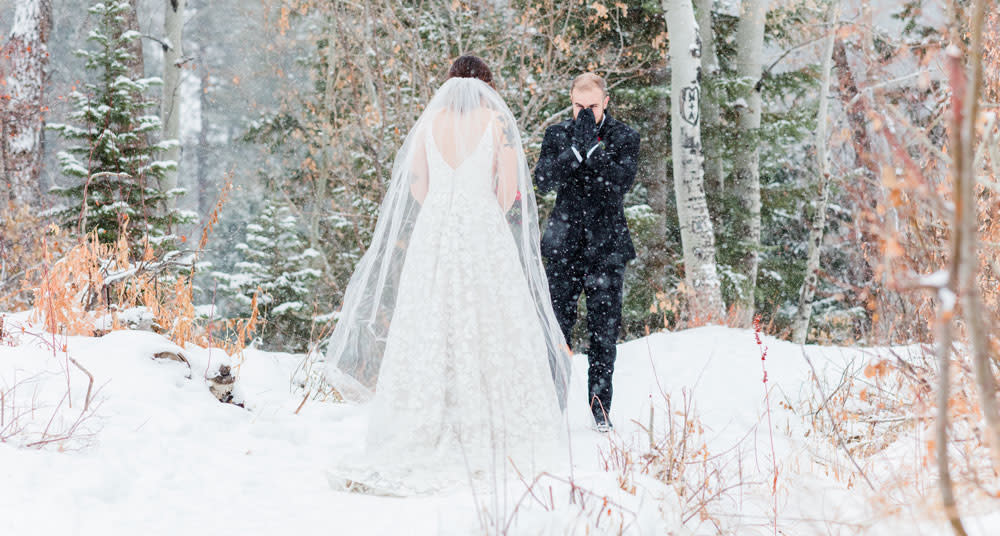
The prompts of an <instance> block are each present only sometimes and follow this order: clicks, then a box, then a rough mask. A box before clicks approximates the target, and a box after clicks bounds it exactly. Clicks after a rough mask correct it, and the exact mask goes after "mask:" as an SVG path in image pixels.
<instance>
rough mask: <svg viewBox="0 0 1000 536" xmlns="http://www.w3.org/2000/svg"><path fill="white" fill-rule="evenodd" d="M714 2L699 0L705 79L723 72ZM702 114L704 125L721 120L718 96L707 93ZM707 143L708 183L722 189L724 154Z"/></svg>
mask: <svg viewBox="0 0 1000 536" xmlns="http://www.w3.org/2000/svg"><path fill="white" fill-rule="evenodd" d="M714 4H715V1H714V0H695V7H696V8H697V9H696V11H695V16H696V17H697V20H698V36H699V37H700V38H701V75H702V79H705V78H708V79H711V78H714V77H715V76H716V75H717V74H718V73H719V57H718V54H716V52H715V32H714V31H713V29H712V7H713V5H714ZM701 116H702V118H701V122H702V124H703V125H708V126H715V125H717V124H718V123H719V103H718V101H717V100H716V99H715V98H714V96H712V95H709V94H707V93H703V98H702V99H701ZM704 147H705V184H707V185H709V186H714V187H715V188H717V189H718V190H719V192H720V193H721V192H723V191H724V190H725V189H726V182H725V181H726V177H725V175H724V174H723V170H722V155H721V154H720V152H719V150H718V149H717V148H716V147H715V142H713V141H711V140H705V143H704Z"/></svg>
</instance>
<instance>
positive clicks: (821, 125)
mask: <svg viewBox="0 0 1000 536" xmlns="http://www.w3.org/2000/svg"><path fill="white" fill-rule="evenodd" d="M839 4H840V2H839V1H838V0H832V1H831V2H830V4H829V5H828V6H827V16H826V22H827V26H828V31H829V32H830V33H829V34H828V35H827V36H826V40H825V42H824V45H823V63H822V67H821V71H820V76H821V82H820V88H819V111H818V112H817V113H816V137H815V140H816V142H815V144H816V188H817V194H816V201H815V210H816V212H815V213H814V214H813V219H812V226H811V227H810V229H809V258H808V261H806V277H805V280H804V281H803V282H802V291H801V293H800V295H799V308H798V311H797V312H796V314H795V319H794V321H793V322H792V340H793V341H794V342H796V343H797V344H804V343H805V342H806V336H807V335H808V333H809V317H810V316H811V315H812V300H813V296H814V294H815V293H816V282H817V275H816V272H817V271H818V270H819V255H820V249H821V247H820V246H821V245H822V243H823V231H824V229H825V228H826V208H827V207H826V205H827V201H828V199H829V197H830V163H829V161H828V159H827V149H826V148H827V132H828V128H827V123H828V117H827V111H828V110H829V104H828V100H829V97H830V71H832V70H833V45H834V42H835V40H836V38H837V29H836V27H835V23H836V21H837V17H838V16H839V13H840V9H839V7H840V6H839Z"/></svg>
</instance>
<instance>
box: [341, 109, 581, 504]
mask: <svg viewBox="0 0 1000 536" xmlns="http://www.w3.org/2000/svg"><path fill="white" fill-rule="evenodd" d="M445 115H448V112H445ZM467 115H468V114H467ZM471 115H472V117H475V118H477V119H470V120H469V122H471V123H472V124H475V125H476V128H471V129H468V130H467V131H465V132H455V131H454V129H448V128H447V127H446V128H443V129H435V128H434V124H435V121H434V119H435V118H436V115H431V116H430V117H429V118H428V120H427V121H425V122H424V128H421V129H420V131H419V134H418V135H417V136H415V137H414V143H413V146H412V147H411V148H410V150H411V151H412V152H414V153H417V154H418V156H417V158H414V159H411V160H414V161H417V160H419V161H420V164H421V166H420V167H424V166H425V169H426V176H425V180H424V184H423V186H422V187H421V188H417V190H425V191H423V192H419V195H422V200H421V199H418V201H419V205H420V206H419V211H418V212H417V213H416V216H415V218H414V219H413V223H412V231H411V232H410V234H409V237H408V243H407V245H406V247H405V253H403V254H402V264H401V269H400V271H399V276H398V282H396V283H395V286H394V288H395V301H394V303H393V307H392V312H391V322H390V323H389V324H388V328H387V334H386V336H385V339H384V351H383V352H382V355H381V363H380V367H379V368H378V371H377V384H376V385H375V388H374V395H373V397H372V398H371V404H370V414H369V425H368V431H367V438H366V442H365V452H364V454H363V456H361V459H357V460H342V461H341V463H339V464H338V465H337V467H336V468H335V469H334V470H333V471H331V482H332V483H334V485H335V486H340V485H342V486H344V487H345V488H347V489H353V490H355V491H363V492H369V493H384V494H390V495H406V494H411V493H420V492H425V491H432V490H436V489H441V488H442V487H448V486H450V485H454V484H465V483H468V482H469V481H470V480H472V481H473V482H475V481H477V480H478V481H482V482H490V481H494V482H495V481H496V479H498V478H504V476H505V475H506V476H510V475H511V474H512V473H510V471H512V470H514V469H515V468H516V470H517V471H519V472H521V473H522V474H524V475H533V474H535V472H536V471H538V470H540V469H542V468H544V467H547V466H550V464H551V463H555V462H556V461H557V460H558V459H559V458H560V453H559V452H558V451H559V447H560V445H561V444H562V442H561V441H560V439H559V438H560V436H561V434H562V432H564V431H565V421H563V414H562V411H561V408H560V403H559V399H560V397H561V396H562V393H558V391H559V389H558V388H557V387H558V386H560V381H561V380H562V381H564V380H565V378H567V377H568V374H567V372H566V371H564V370H559V368H560V367H559V366H557V362H555V361H552V359H553V357H552V356H553V354H554V353H555V352H556V351H557V350H554V349H553V346H554V341H557V342H562V338H561V334H559V335H554V334H558V333H559V332H558V326H557V324H556V323H555V321H554V315H552V313H551V305H550V304H549V303H548V295H547V292H546V291H541V290H538V289H544V288H545V287H544V279H543V280H542V281H541V282H539V281H537V279H538V277H537V275H534V274H536V272H538V271H540V268H541V267H540V261H535V260H534V259H533V257H528V256H527V255H526V254H525V252H524V251H523V250H525V249H526V250H528V253H529V254H530V253H531V251H532V248H535V249H534V250H535V251H537V242H535V243H534V244H528V245H527V246H525V245H519V244H518V243H517V242H518V240H520V239H522V237H521V236H519V234H518V229H520V227H518V226H520V225H522V223H515V224H511V222H510V221H509V220H508V215H507V214H506V213H505V212H506V208H505V207H504V206H503V205H504V204H506V205H507V206H508V207H510V205H511V204H512V203H514V201H513V199H507V200H505V199H504V197H505V195H506V196H508V197H509V194H504V193H503V191H502V190H503V188H502V187H500V186H498V184H497V180H496V173H495V172H494V171H495V170H496V168H497V165H498V164H497V161H498V158H499V157H500V155H498V151H501V150H503V149H502V148H503V147H508V148H509V147H511V145H510V144H506V145H505V144H504V142H503V141H502V140H504V139H505V136H507V137H509V136H510V132H509V131H505V130H504V127H505V124H507V123H506V122H509V119H507V118H505V117H504V116H503V114H496V113H490V112H489V111H488V110H487V111H486V113H485V114H484V113H479V112H476V113H472V114H471ZM484 117H485V119H478V118H484ZM442 123H447V121H442ZM483 123H485V125H483ZM415 130H416V129H415ZM473 130H475V131H476V133H475V134H474V135H473V134H471V133H472V131H473ZM435 134H438V135H437V136H436V135H435ZM436 138H447V139H445V140H438V139H436ZM517 143H518V144H519V140H517ZM459 146H460V147H461V149H456V147H459ZM443 148H444V149H445V150H443ZM401 152H402V151H401ZM446 154H448V155H449V156H450V157H451V158H449V160H451V161H449V160H446V158H445V155H446ZM517 154H518V155H519V157H520V158H519V162H517V163H518V164H520V165H519V166H518V168H522V167H523V168H524V169H526V164H524V162H523V153H521V152H520V147H519V145H518V147H517ZM513 176H514V177H515V179H517V180H516V181H515V182H514V183H513V184H514V185H515V186H516V187H517V189H516V193H517V194H518V199H517V200H518V201H521V197H520V196H522V195H524V194H523V193H521V192H523V191H526V188H530V183H528V184H525V183H524V178H523V177H520V178H518V175H517V174H515V175H513ZM508 190H510V189H508ZM414 191H416V190H414ZM512 191H514V190H512ZM419 195H418V197H419ZM528 195H531V194H530V193H528ZM529 200H530V201H531V203H532V204H531V205H527V204H522V206H523V207H524V208H527V209H530V211H532V212H534V211H535V207H534V205H533V198H530V199H529ZM528 216H533V217H534V218H537V213H532V214H529V215H528ZM512 225H513V226H514V229H513V232H512ZM536 229H537V227H536ZM536 233H537V231H536ZM524 235H525V236H526V237H528V239H529V240H530V239H532V236H531V235H530V233H524ZM534 236H537V234H535V235H534ZM400 241H401V240H400ZM373 247H374V246H373ZM397 256H399V255H397ZM526 258H527V261H530V262H532V263H534V262H539V264H538V266H537V267H535V266H534V264H528V265H527V267H526V260H525V259H526ZM361 264H364V262H362V263H361ZM371 271H373V272H377V270H375V269H373V270H371ZM352 284H353V280H352ZM369 294H370V291H369ZM346 307H347V305H345V308H346ZM376 316H377V315H374V314H373V315H372V318H375V317H376ZM376 324H377V323H376ZM371 325H372V323H371V322H369V323H368V324H367V325H366V326H367V327H366V329H369V330H370V329H372V328H371ZM335 335H336V334H335ZM563 344H564V343H563ZM358 346H359V347H360V346H362V345H358ZM342 360H343V359H342ZM554 380H555V381H554Z"/></svg>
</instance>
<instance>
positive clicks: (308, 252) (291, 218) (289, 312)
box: [214, 201, 320, 350]
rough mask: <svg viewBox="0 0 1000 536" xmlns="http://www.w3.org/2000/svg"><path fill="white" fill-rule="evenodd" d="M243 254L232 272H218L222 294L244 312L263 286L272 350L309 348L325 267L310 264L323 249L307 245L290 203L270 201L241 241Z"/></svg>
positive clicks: (260, 302)
mask: <svg viewBox="0 0 1000 536" xmlns="http://www.w3.org/2000/svg"><path fill="white" fill-rule="evenodd" d="M236 250H237V251H238V252H239V254H240V255H241V257H242V260H241V261H239V262H237V263H236V265H235V267H234V269H233V270H232V273H221V272H216V273H215V274H214V275H215V277H216V279H218V280H219V282H220V284H219V287H218V290H219V292H220V293H221V294H222V295H223V296H225V297H226V298H227V299H228V301H229V304H228V308H229V309H230V310H231V311H232V312H233V313H240V314H245V312H246V311H247V310H248V309H249V308H250V307H251V306H252V303H253V296H254V294H255V293H256V292H257V289H258V288H259V289H260V291H261V292H260V294H259V295H258V297H257V308H258V312H259V313H260V315H261V317H262V318H264V319H265V324H264V327H263V329H262V331H261V336H262V338H263V339H264V340H265V341H266V343H265V346H267V347H269V348H282V349H295V350H304V349H305V348H306V346H307V345H308V342H309V333H310V329H311V327H312V321H313V307H312V304H311V302H312V300H311V299H310V298H311V296H312V295H313V292H314V291H315V286H316V285H315V283H316V281H317V280H318V279H319V277H320V271H319V270H316V269H314V268H312V267H310V264H311V263H312V262H313V261H314V260H315V259H316V257H318V256H319V252H317V251H316V250H314V249H312V248H310V247H308V244H307V241H306V239H305V237H304V236H303V234H302V233H301V231H300V230H299V222H298V220H297V218H296V217H295V215H294V214H293V213H292V211H291V209H290V208H289V207H288V206H285V205H275V204H273V203H271V202H270V201H267V202H266V205H265V207H264V210H263V212H261V214H260V216H258V217H257V219H256V221H254V222H253V223H250V224H249V225H247V228H246V237H245V240H244V241H243V242H242V243H240V244H237V245H236Z"/></svg>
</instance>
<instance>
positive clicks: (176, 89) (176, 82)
mask: <svg viewBox="0 0 1000 536" xmlns="http://www.w3.org/2000/svg"><path fill="white" fill-rule="evenodd" d="M186 4H187V1H186V0H165V2H164V10H163V30H164V34H165V36H166V41H165V43H164V45H163V102H162V103H161V105H160V106H161V110H160V121H162V122H163V137H164V138H165V139H168V140H180V125H181V119H180V117H181V107H182V105H183V104H182V102H181V91H180V88H181V61H182V58H183V56H184V54H183V50H184V47H183V39H184V32H183V30H184V7H185V5H186ZM164 158H166V159H167V160H171V161H173V162H177V163H178V165H179V164H180V161H181V146H180V143H174V144H172V145H171V146H170V148H169V149H168V150H167V152H166V154H164ZM161 186H162V188H163V189H164V190H165V191H168V192H169V191H171V190H173V189H174V188H177V168H174V169H169V170H167V171H166V172H164V174H163V184H162V185H161ZM169 199H170V201H168V203H169V204H170V205H171V207H170V208H172V205H173V200H174V199H175V198H174V197H171V198H169Z"/></svg>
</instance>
